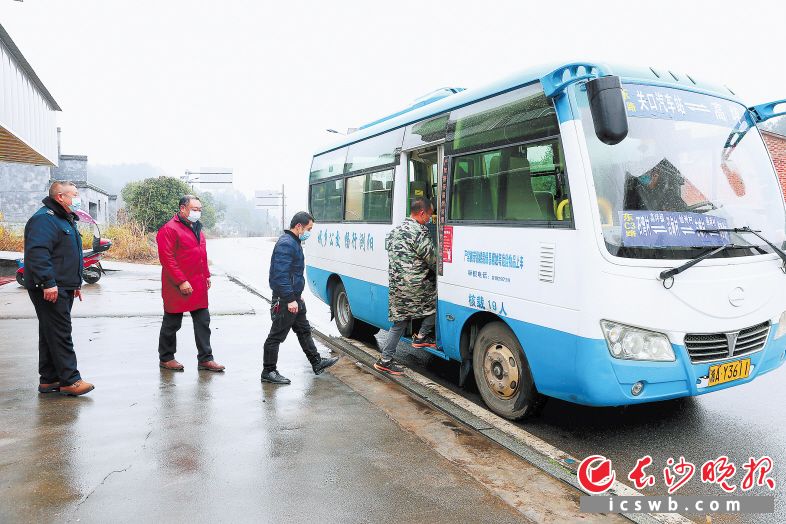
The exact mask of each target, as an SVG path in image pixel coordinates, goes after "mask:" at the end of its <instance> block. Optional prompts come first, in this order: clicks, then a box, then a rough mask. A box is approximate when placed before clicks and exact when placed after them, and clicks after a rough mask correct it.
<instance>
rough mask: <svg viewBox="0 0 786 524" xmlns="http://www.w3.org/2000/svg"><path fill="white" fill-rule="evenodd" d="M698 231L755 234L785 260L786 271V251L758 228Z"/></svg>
mask: <svg viewBox="0 0 786 524" xmlns="http://www.w3.org/2000/svg"><path fill="white" fill-rule="evenodd" d="M696 232H697V233H699V232H702V233H750V234H751V235H755V236H757V237H759V239H761V240H763V241H764V243H765V244H767V245H768V246H770V248H771V249H772V250H773V251H774V252H775V254H777V255H778V256H779V257H780V259H781V260H782V261H783V268H782V269H783V272H784V273H786V253H784V252H783V250H781V249H780V248H778V247H776V246H775V244H773V243H772V242H770V241H769V240H767V239H766V238H764V237H763V236H761V235H760V234H759V233H760V232H761V231H760V230H758V229H751V228H750V227H748V226H745V227H730V228H721V229H697V230H696Z"/></svg>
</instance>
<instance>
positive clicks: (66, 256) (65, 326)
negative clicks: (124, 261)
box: [24, 182, 95, 396]
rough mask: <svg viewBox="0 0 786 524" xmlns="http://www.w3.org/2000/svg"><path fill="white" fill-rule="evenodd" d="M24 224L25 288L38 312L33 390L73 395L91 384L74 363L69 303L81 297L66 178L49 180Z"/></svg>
mask: <svg viewBox="0 0 786 524" xmlns="http://www.w3.org/2000/svg"><path fill="white" fill-rule="evenodd" d="M43 204H44V207H42V208H41V209H39V210H38V211H36V212H35V214H34V215H33V216H32V217H30V220H28V221H27V224H26V225H25V255H24V257H25V258H24V260H25V287H26V288H27V293H28V294H29V295H30V300H31V301H32V302H33V307H35V313H36V316H37V317H38V374H39V376H40V377H39V383H38V392H39V393H56V392H60V393H61V394H64V395H71V396H78V395H84V394H85V393H88V392H90V391H92V390H93V389H95V387H94V386H93V384H90V383H89V382H85V381H84V380H82V376H81V375H80V374H79V370H78V369H77V368H76V352H75V351H74V342H73V340H72V339H71V308H72V307H73V305H74V298H78V299H79V300H82V292H81V287H82V260H83V258H82V236H81V235H80V234H79V230H78V229H77V227H76V222H77V221H78V220H79V217H78V216H77V215H76V213H75V211H76V210H77V209H79V208H80V207H81V204H82V203H81V200H80V198H79V191H78V190H77V188H76V186H74V184H72V183H71V182H53V183H52V185H51V186H50V187H49V196H48V197H46V198H44V200H43Z"/></svg>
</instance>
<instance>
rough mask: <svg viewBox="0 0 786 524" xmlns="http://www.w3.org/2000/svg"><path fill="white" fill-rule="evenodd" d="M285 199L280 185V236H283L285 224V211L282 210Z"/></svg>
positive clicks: (282, 185)
mask: <svg viewBox="0 0 786 524" xmlns="http://www.w3.org/2000/svg"><path fill="white" fill-rule="evenodd" d="M285 199H286V197H285V196H284V184H281V234H282V235H283V234H284V229H286V227H285V222H284V220H285V218H284V217H285V211H284V209H285V205H284V202H285Z"/></svg>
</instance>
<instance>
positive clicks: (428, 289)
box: [385, 217, 437, 322]
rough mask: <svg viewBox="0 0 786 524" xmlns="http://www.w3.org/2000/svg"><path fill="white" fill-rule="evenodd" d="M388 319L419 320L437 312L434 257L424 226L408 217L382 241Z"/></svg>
mask: <svg viewBox="0 0 786 524" xmlns="http://www.w3.org/2000/svg"><path fill="white" fill-rule="evenodd" d="M385 248H386V249H387V252H388V259H389V264H390V265H389V266H388V289H389V298H388V308H389V309H388V319H389V320H390V321H391V322H397V321H400V320H407V319H410V318H421V317H426V316H428V315H431V314H433V313H436V311H437V286H436V263H437V260H436V257H435V254H434V243H433V242H432V241H431V237H430V236H429V232H428V229H427V228H426V226H423V225H421V224H418V223H417V222H416V221H415V220H413V219H412V218H409V217H407V218H406V220H404V223H403V224H401V225H400V226H398V227H397V228H395V229H393V230H392V231H391V232H390V233H388V236H387V237H386V238H385Z"/></svg>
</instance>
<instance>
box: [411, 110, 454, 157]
mask: <svg viewBox="0 0 786 524" xmlns="http://www.w3.org/2000/svg"><path fill="white" fill-rule="evenodd" d="M447 123H448V115H440V116H438V117H434V118H431V119H429V120H424V121H422V122H418V123H417V124H412V125H409V126H407V131H406V133H405V134H404V145H403V146H402V147H403V148H404V149H412V148H415V147H419V146H422V145H426V144H430V143H434V142H441V141H442V140H445V126H446V125H447Z"/></svg>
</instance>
